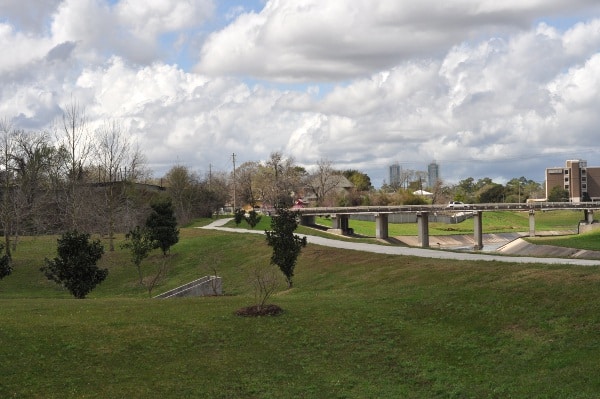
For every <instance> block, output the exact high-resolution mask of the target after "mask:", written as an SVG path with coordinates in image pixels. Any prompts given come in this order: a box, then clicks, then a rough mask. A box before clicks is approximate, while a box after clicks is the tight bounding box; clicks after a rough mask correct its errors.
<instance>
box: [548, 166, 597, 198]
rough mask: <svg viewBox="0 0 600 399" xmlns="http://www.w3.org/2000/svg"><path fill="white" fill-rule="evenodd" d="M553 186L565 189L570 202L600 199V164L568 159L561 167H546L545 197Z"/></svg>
mask: <svg viewBox="0 0 600 399" xmlns="http://www.w3.org/2000/svg"><path fill="white" fill-rule="evenodd" d="M554 187H561V188H563V189H565V190H566V191H567V192H568V193H569V201H570V202H587V201H600V166H587V162H586V161H584V160H569V161H567V162H566V164H565V167H563V168H561V167H554V168H546V198H548V195H549V194H550V192H551V191H552V189H553V188H554Z"/></svg>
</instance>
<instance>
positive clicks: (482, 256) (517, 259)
mask: <svg viewBox="0 0 600 399" xmlns="http://www.w3.org/2000/svg"><path fill="white" fill-rule="evenodd" d="M230 220H232V219H217V220H215V221H214V222H212V223H211V224H209V225H207V226H203V227H200V228H202V229H212V230H221V231H227V232H232V233H249V234H263V235H264V231H258V230H248V229H236V228H231V227H223V225H225V224H226V223H227V222H229V221H230ZM299 236H304V235H302V234H299ZM306 239H307V241H308V243H310V244H316V245H322V246H326V247H332V248H340V249H347V250H351V251H363V252H371V253H377V254H385V255H403V256H418V257H422V258H432V259H451V260H466V261H490V262H491V261H497V262H510V263H537V264H546V265H547V264H559V265H574V266H600V261H599V260H589V259H571V258H537V257H531V256H500V255H492V254H486V253H473V252H450V251H444V250H435V249H428V248H413V247H398V246H392V245H378V244H367V243H362V242H352V241H347V240H344V241H342V240H333V239H330V238H323V237H317V236H311V235H306Z"/></svg>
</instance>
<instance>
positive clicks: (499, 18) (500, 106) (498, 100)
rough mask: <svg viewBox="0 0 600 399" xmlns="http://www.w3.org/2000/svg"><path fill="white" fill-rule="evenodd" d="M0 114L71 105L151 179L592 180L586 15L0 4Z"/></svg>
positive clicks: (25, 120)
mask: <svg viewBox="0 0 600 399" xmlns="http://www.w3.org/2000/svg"><path fill="white" fill-rule="evenodd" d="M0 54H2V57H0V117H1V118H7V119H9V120H11V121H12V122H13V125H15V126H17V127H19V128H22V129H25V130H42V129H49V128H51V126H52V124H53V123H55V121H56V120H57V118H58V117H60V115H61V114H62V111H61V107H63V106H65V105H66V104H69V103H70V102H71V101H72V99H75V100H76V101H78V102H79V103H80V104H82V105H84V106H85V107H86V111H87V116H88V118H89V119H90V126H91V128H92V129H93V126H94V125H95V124H98V123H101V122H102V121H105V120H107V119H117V120H119V121H122V124H123V126H125V127H126V129H127V130H128V132H129V134H130V135H131V136H132V137H133V138H134V139H135V140H137V141H138V143H139V144H140V146H141V147H142V150H143V152H144V153H145V155H146V157H147V160H148V164H149V167H150V168H151V169H152V170H153V171H154V174H155V175H156V176H157V177H160V176H162V175H163V174H164V173H165V172H166V171H167V170H168V169H169V168H170V167H172V166H173V165H176V164H178V165H185V166H188V167H190V168H191V169H193V170H195V171H197V172H198V173H200V174H204V173H206V172H207V171H208V170H209V168H212V170H213V171H215V170H220V171H230V170H231V169H232V154H234V153H235V154H236V163H237V164H238V165H239V164H240V163H242V162H244V161H258V160H265V159H267V158H268V157H269V154H270V153H272V152H274V151H279V152H282V153H283V154H285V155H286V156H290V157H293V158H294V159H295V160H296V162H297V163H298V164H301V165H303V166H305V167H307V168H308V169H310V168H311V166H313V165H315V164H316V163H317V162H318V161H319V160H321V159H323V160H328V161H330V162H331V163H332V164H333V165H334V166H335V167H336V168H338V169H358V170H360V171H363V172H365V173H367V174H368V175H369V176H370V177H371V179H372V181H373V183H374V184H375V186H377V187H378V186H380V185H381V184H382V183H383V182H384V181H389V177H388V166H389V165H391V164H393V163H399V164H400V165H402V166H403V167H404V168H406V169H414V170H426V168H427V164H428V163H430V162H431V161H433V160H436V161H437V162H438V164H439V165H440V167H441V174H442V178H443V179H444V180H445V181H447V182H457V181H459V180H461V179H464V178H466V177H469V176H471V177H474V178H481V177H491V178H492V179H494V180H495V181H498V182H504V181H506V180H508V179H510V178H513V177H520V176H525V177H527V178H530V179H534V180H537V181H542V180H543V178H544V170H545V168H546V167H551V166H562V165H564V161H565V160H566V159H586V160H587V161H588V164H589V165H590V166H600V144H599V140H600V93H599V89H600V4H599V2H598V0H502V1H498V0H445V1H443V2H441V1H438V0H420V1H412V0H328V1H322V0H268V1H265V0H262V1H261V0H253V1H237V0H222V1H217V0H214V1H212V0H0Z"/></svg>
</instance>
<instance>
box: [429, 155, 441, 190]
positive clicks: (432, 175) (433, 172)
mask: <svg viewBox="0 0 600 399" xmlns="http://www.w3.org/2000/svg"><path fill="white" fill-rule="evenodd" d="M427 177H428V180H429V188H433V187H435V185H436V184H437V182H438V180H439V179H440V165H438V164H437V163H436V162H435V161H433V162H432V163H430V164H429V165H428V166H427Z"/></svg>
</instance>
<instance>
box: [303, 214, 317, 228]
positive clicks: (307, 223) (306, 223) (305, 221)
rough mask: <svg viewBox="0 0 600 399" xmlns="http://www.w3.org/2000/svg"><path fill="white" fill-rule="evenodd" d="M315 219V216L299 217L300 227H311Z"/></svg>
mask: <svg viewBox="0 0 600 399" xmlns="http://www.w3.org/2000/svg"><path fill="white" fill-rule="evenodd" d="M316 219H317V217H316V216H315V215H306V216H305V215H301V216H300V226H312V225H314V224H315V223H316Z"/></svg>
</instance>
